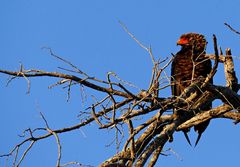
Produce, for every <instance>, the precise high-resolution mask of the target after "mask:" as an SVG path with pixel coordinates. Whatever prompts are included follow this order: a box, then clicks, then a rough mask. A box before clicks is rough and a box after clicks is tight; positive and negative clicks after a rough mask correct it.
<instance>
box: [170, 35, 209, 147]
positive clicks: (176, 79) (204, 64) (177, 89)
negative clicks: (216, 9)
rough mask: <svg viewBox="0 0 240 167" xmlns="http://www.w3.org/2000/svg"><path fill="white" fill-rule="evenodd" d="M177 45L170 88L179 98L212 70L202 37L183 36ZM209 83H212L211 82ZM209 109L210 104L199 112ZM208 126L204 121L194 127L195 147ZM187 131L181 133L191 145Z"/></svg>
mask: <svg viewBox="0 0 240 167" xmlns="http://www.w3.org/2000/svg"><path fill="white" fill-rule="evenodd" d="M177 45H181V50H180V51H179V52H178V53H177V54H176V55H175V58H174V60H173V62H172V68H171V82H172V87H171V88H172V95H174V96H179V95H180V94H181V93H182V92H183V90H184V89H185V88H186V87H188V86H189V85H190V84H191V83H192V82H193V80H194V79H197V78H199V77H204V78H206V77H207V75H208V74H209V73H210V71H211V69H212V65H211V61H210V59H208V58H206V57H205V54H206V52H205V49H206V45H207V41H206V39H205V38H204V36H203V35H201V34H197V33H187V34H183V35H182V36H181V37H180V39H179V40H178V41H177ZM210 82H211V83H212V81H210ZM211 107H212V104H208V105H206V106H204V107H203V108H200V110H202V111H204V110H209V109H211ZM176 110H177V109H175V111H176ZM179 112H180V111H179ZM208 124H209V121H205V122H203V123H201V124H199V125H197V126H195V127H194V130H195V131H196V132H197V133H198V137H197V140H196V142H195V146H196V145H197V144H198V142H199V140H200V138H201V135H202V133H203V132H204V131H205V129H206V128H207V126H208ZM188 131H189V130H185V131H183V132H184V135H185V137H186V139H187V141H188V143H189V144H190V145H191V142H190V140H189V138H188V135H187V132H188Z"/></svg>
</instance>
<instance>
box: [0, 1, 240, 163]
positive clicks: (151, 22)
mask: <svg viewBox="0 0 240 167" xmlns="http://www.w3.org/2000/svg"><path fill="white" fill-rule="evenodd" d="M239 6H240V1H238V0H211V1H209V0H201V1H192V0H181V1H179V0H168V1H157V0H148V1H147V0H145V1H144V0H131V1H129V0H121V1H113V0H102V1H100V0H88V1H83V0H82V1H80V0H68V1H66V0H65V1H64V0H41V1H30V0H1V1H0V21H1V24H0V56H1V61H0V68H1V69H9V70H18V69H19V64H20V63H22V64H23V65H24V67H25V68H26V69H29V68H38V69H43V70H48V71H59V69H57V67H58V66H61V67H64V64H62V63H61V62H58V61H56V60H55V59H53V58H52V57H50V56H49V54H48V52H47V51H46V50H42V49H41V48H42V47H44V46H48V47H51V48H52V49H53V50H54V52H55V53H56V54H57V55H59V56H62V57H64V58H65V59H67V60H69V61H71V62H73V63H74V64H75V65H77V66H78V67H79V68H80V69H82V70H83V71H85V72H86V73H88V74H89V75H92V76H96V77H99V78H101V79H105V78H106V77H105V75H106V73H107V72H108V71H114V72H116V73H117V74H118V75H119V76H120V77H121V78H123V79H124V80H128V81H131V82H132V83H135V84H136V85H137V86H139V87H140V88H143V89H146V88H147V86H148V83H149V79H150V74H151V67H152V64H151V59H150V57H149V55H148V54H147V53H146V51H145V50H143V49H142V48H140V47H139V45H137V44H136V42H135V41H134V40H132V39H131V38H130V37H129V36H128V35H127V34H126V32H124V31H123V29H122V28H121V26H120V25H119V24H118V20H121V21H122V22H124V24H125V25H126V26H127V27H128V29H129V30H130V31H131V32H132V33H133V34H134V35H135V36H136V37H137V38H138V40H140V41H141V42H142V43H143V44H145V45H146V46H149V45H151V46H152V48H153V53H154V55H155V57H157V58H159V57H161V58H162V59H163V58H165V57H167V56H169V55H170V54H171V53H175V52H177V51H178V50H179V49H180V48H179V47H177V46H176V41H177V39H178V38H179V36H180V35H181V34H183V33H186V32H198V33H202V34H204V35H205V36H206V38H207V39H208V41H209V46H208V49H207V51H208V52H209V53H213V49H212V34H216V35H217V37H218V43H219V46H221V47H222V48H223V49H225V48H227V47H231V48H232V52H233V55H236V56H239V55H240V47H239V43H240V36H238V35H236V34H234V33H233V32H231V31H230V30H229V29H227V28H226V27H225V26H224V25H223V23H224V22H228V23H229V24H231V25H232V26H233V27H235V28H236V29H238V30H240V10H239ZM234 61H235V65H236V71H237V75H238V77H239V78H240V72H239V71H240V66H239V63H240V59H239V57H238V58H235V59H234ZM222 68H223V66H222V65H221V66H220V69H219V71H218V73H217V76H216V78H215V83H216V84H220V85H224V84H225V80H224V75H223V69H222ZM166 72H167V73H168V74H169V73H170V69H169V68H168V69H167V71H166ZM7 78H8V77H7V76H6V75H2V74H1V75H0V92H1V94H0V105H1V117H0V127H1V133H0V138H1V140H0V154H2V153H6V152H8V151H9V150H10V149H11V148H12V147H13V146H14V145H15V144H16V143H18V142H19V141H21V139H20V138H19V137H18V135H19V134H21V132H22V131H23V130H24V129H26V128H30V127H31V128H35V127H43V126H44V123H43V121H42V119H41V118H40V115H39V111H41V112H42V113H44V115H45V117H46V119H47V120H48V122H49V124H50V127H51V128H53V129H55V128H62V127H64V126H70V125H73V124H77V123H78V122H79V120H78V119H77V117H76V116H77V115H78V113H79V111H80V110H83V108H84V107H86V106H87V104H90V103H91V100H88V101H86V102H85V106H83V105H82V102H81V95H80V89H79V88H78V87H76V88H73V90H72V96H71V99H70V101H69V102H67V101H66V98H67V91H66V90H65V89H61V87H56V88H53V89H51V90H49V89H48V86H49V85H51V84H53V83H55V82H56V81H57V80H55V79H49V78H38V79H37V78H35V79H31V93H30V95H27V94H26V92H27V83H26V81H25V80H24V79H16V80H14V81H13V82H12V83H11V84H10V85H9V86H8V87H5V85H6V81H7ZM92 93H94V92H92V91H87V94H88V97H89V98H90V95H91V94H92ZM169 95H170V90H165V91H163V92H161V96H164V97H166V96H169ZM97 128H98V126H97V125H96V124H95V123H93V124H91V126H86V127H84V128H82V129H81V130H77V131H75V132H73V133H67V134H64V135H60V138H61V142H62V143H63V144H62V146H63V155H62V156H63V158H62V163H65V162H69V161H78V162H80V163H83V164H90V165H94V166H96V165H98V164H99V163H100V162H101V161H103V160H105V159H107V158H109V157H110V156H111V155H113V154H114V153H115V147H114V146H111V147H106V145H108V144H109V143H111V141H112V139H114V133H113V132H111V131H108V130H101V131H99V130H98V129H97ZM239 130H240V128H239V126H234V125H233V123H232V121H229V120H220V119H218V120H214V121H212V122H211V125H210V126H209V128H208V129H207V131H206V132H205V133H204V135H203V137H202V140H201V141H200V143H199V145H198V147H197V148H191V147H189V146H188V144H187V142H186V141H185V139H184V136H183V135H182V133H177V134H175V140H176V142H174V143H172V144H168V145H166V147H165V149H168V148H172V149H173V150H174V151H175V152H176V153H177V154H178V156H180V157H181V158H180V159H182V160H180V159H179V157H177V156H176V155H174V154H172V153H171V152H167V153H170V154H171V155H170V156H168V157H165V156H164V157H161V158H160V160H159V162H158V164H159V166H160V165H161V166H175V167H190V166H193V165H194V166H195V167H202V166H218V167H225V166H236V165H237V164H239V161H238V159H239V154H240V145H239V141H240V133H239ZM190 137H191V138H192V140H195V138H196V135H195V134H194V133H191V134H190ZM56 159H57V146H56V144H55V139H54V138H53V137H52V138H49V139H47V140H44V141H40V142H39V143H37V144H36V145H35V146H34V147H33V148H32V150H31V151H30V153H29V155H28V156H27V157H26V159H25V160H24V162H23V165H22V166H26V167H30V166H35V167H42V166H46V167H47V166H55V163H56ZM4 164H5V161H3V160H2V159H0V166H4ZM9 166H10V164H9Z"/></svg>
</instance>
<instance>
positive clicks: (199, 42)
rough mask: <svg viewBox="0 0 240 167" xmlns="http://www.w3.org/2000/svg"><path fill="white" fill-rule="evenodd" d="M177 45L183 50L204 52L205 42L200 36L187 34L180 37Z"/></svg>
mask: <svg viewBox="0 0 240 167" xmlns="http://www.w3.org/2000/svg"><path fill="white" fill-rule="evenodd" d="M177 45H181V46H182V47H183V48H189V47H191V48H193V47H194V48H195V49H197V50H204V49H205V48H206V45H207V41H206V39H205V37H204V36H203V35H202V34H197V33H187V34H183V35H181V37H180V39H179V40H178V41H177Z"/></svg>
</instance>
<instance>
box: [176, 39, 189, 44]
mask: <svg viewBox="0 0 240 167" xmlns="http://www.w3.org/2000/svg"><path fill="white" fill-rule="evenodd" d="M188 43H189V41H188V40H187V39H185V38H181V39H179V40H178V41H177V45H186V44H188Z"/></svg>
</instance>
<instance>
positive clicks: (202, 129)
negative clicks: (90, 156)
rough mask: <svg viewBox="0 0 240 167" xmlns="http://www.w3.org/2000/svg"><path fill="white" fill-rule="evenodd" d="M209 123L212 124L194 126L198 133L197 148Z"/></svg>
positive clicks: (204, 123)
mask: <svg viewBox="0 0 240 167" xmlns="http://www.w3.org/2000/svg"><path fill="white" fill-rule="evenodd" d="M209 123H210V120H208V121H205V122H203V123H201V124H199V125H196V126H194V130H195V131H196V132H197V133H198V137H197V140H196V142H195V147H196V146H197V144H198V142H199V140H200V139H201V137H202V133H203V132H204V131H205V130H206V128H207V127H208V125H209Z"/></svg>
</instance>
